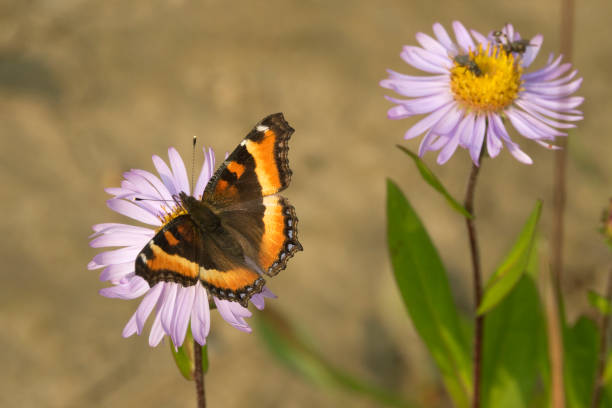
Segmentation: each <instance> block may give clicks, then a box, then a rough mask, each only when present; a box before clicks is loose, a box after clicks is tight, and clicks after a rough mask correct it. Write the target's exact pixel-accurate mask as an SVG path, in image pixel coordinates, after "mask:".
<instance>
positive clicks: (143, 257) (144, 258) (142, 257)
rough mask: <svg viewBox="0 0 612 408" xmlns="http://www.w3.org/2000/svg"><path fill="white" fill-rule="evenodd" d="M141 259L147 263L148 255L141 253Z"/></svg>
mask: <svg viewBox="0 0 612 408" xmlns="http://www.w3.org/2000/svg"><path fill="white" fill-rule="evenodd" d="M140 259H142V262H144V263H147V257H146V256H145V254H140Z"/></svg>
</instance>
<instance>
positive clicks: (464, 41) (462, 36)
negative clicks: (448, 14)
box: [453, 21, 477, 53]
mask: <svg viewBox="0 0 612 408" xmlns="http://www.w3.org/2000/svg"><path fill="white" fill-rule="evenodd" d="M453 30H454V31H455V38H456V39H457V43H458V44H459V46H460V47H461V48H462V49H463V51H465V52H466V53H467V52H468V51H470V50H472V51H476V49H477V48H476V45H475V44H474V41H473V40H472V37H470V33H468V31H467V30H466V29H465V27H464V26H463V24H461V23H460V22H459V21H453Z"/></svg>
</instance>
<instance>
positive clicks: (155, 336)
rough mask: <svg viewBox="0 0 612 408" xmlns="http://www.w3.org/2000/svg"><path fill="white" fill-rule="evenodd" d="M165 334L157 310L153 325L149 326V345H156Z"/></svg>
mask: <svg viewBox="0 0 612 408" xmlns="http://www.w3.org/2000/svg"><path fill="white" fill-rule="evenodd" d="M165 334H166V333H165V332H164V328H163V327H162V324H161V315H160V314H159V312H157V314H156V315H155V320H153V326H151V333H149V346H151V347H157V346H158V345H159V343H160V342H161V341H162V339H163V338H164V335H165Z"/></svg>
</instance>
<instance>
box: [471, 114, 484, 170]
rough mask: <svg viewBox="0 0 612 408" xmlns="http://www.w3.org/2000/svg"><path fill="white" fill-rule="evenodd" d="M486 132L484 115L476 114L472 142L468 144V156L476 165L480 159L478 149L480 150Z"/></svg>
mask: <svg viewBox="0 0 612 408" xmlns="http://www.w3.org/2000/svg"><path fill="white" fill-rule="evenodd" d="M485 132H486V121H485V116H484V115H477V116H476V124H475V126H474V137H473V138H472V144H471V145H470V156H471V157H472V162H474V164H476V165H477V166H478V162H479V160H480V151H481V150H482V143H483V142H484V138H485Z"/></svg>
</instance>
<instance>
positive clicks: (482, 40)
mask: <svg viewBox="0 0 612 408" xmlns="http://www.w3.org/2000/svg"><path fill="white" fill-rule="evenodd" d="M470 33H471V34H472V37H474V38H475V39H476V41H477V42H478V43H479V44H482V48H483V49H486V48H487V44H489V39H488V38H487V37H485V36H484V35H482V34H480V33H479V32H478V31H476V30H470Z"/></svg>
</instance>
